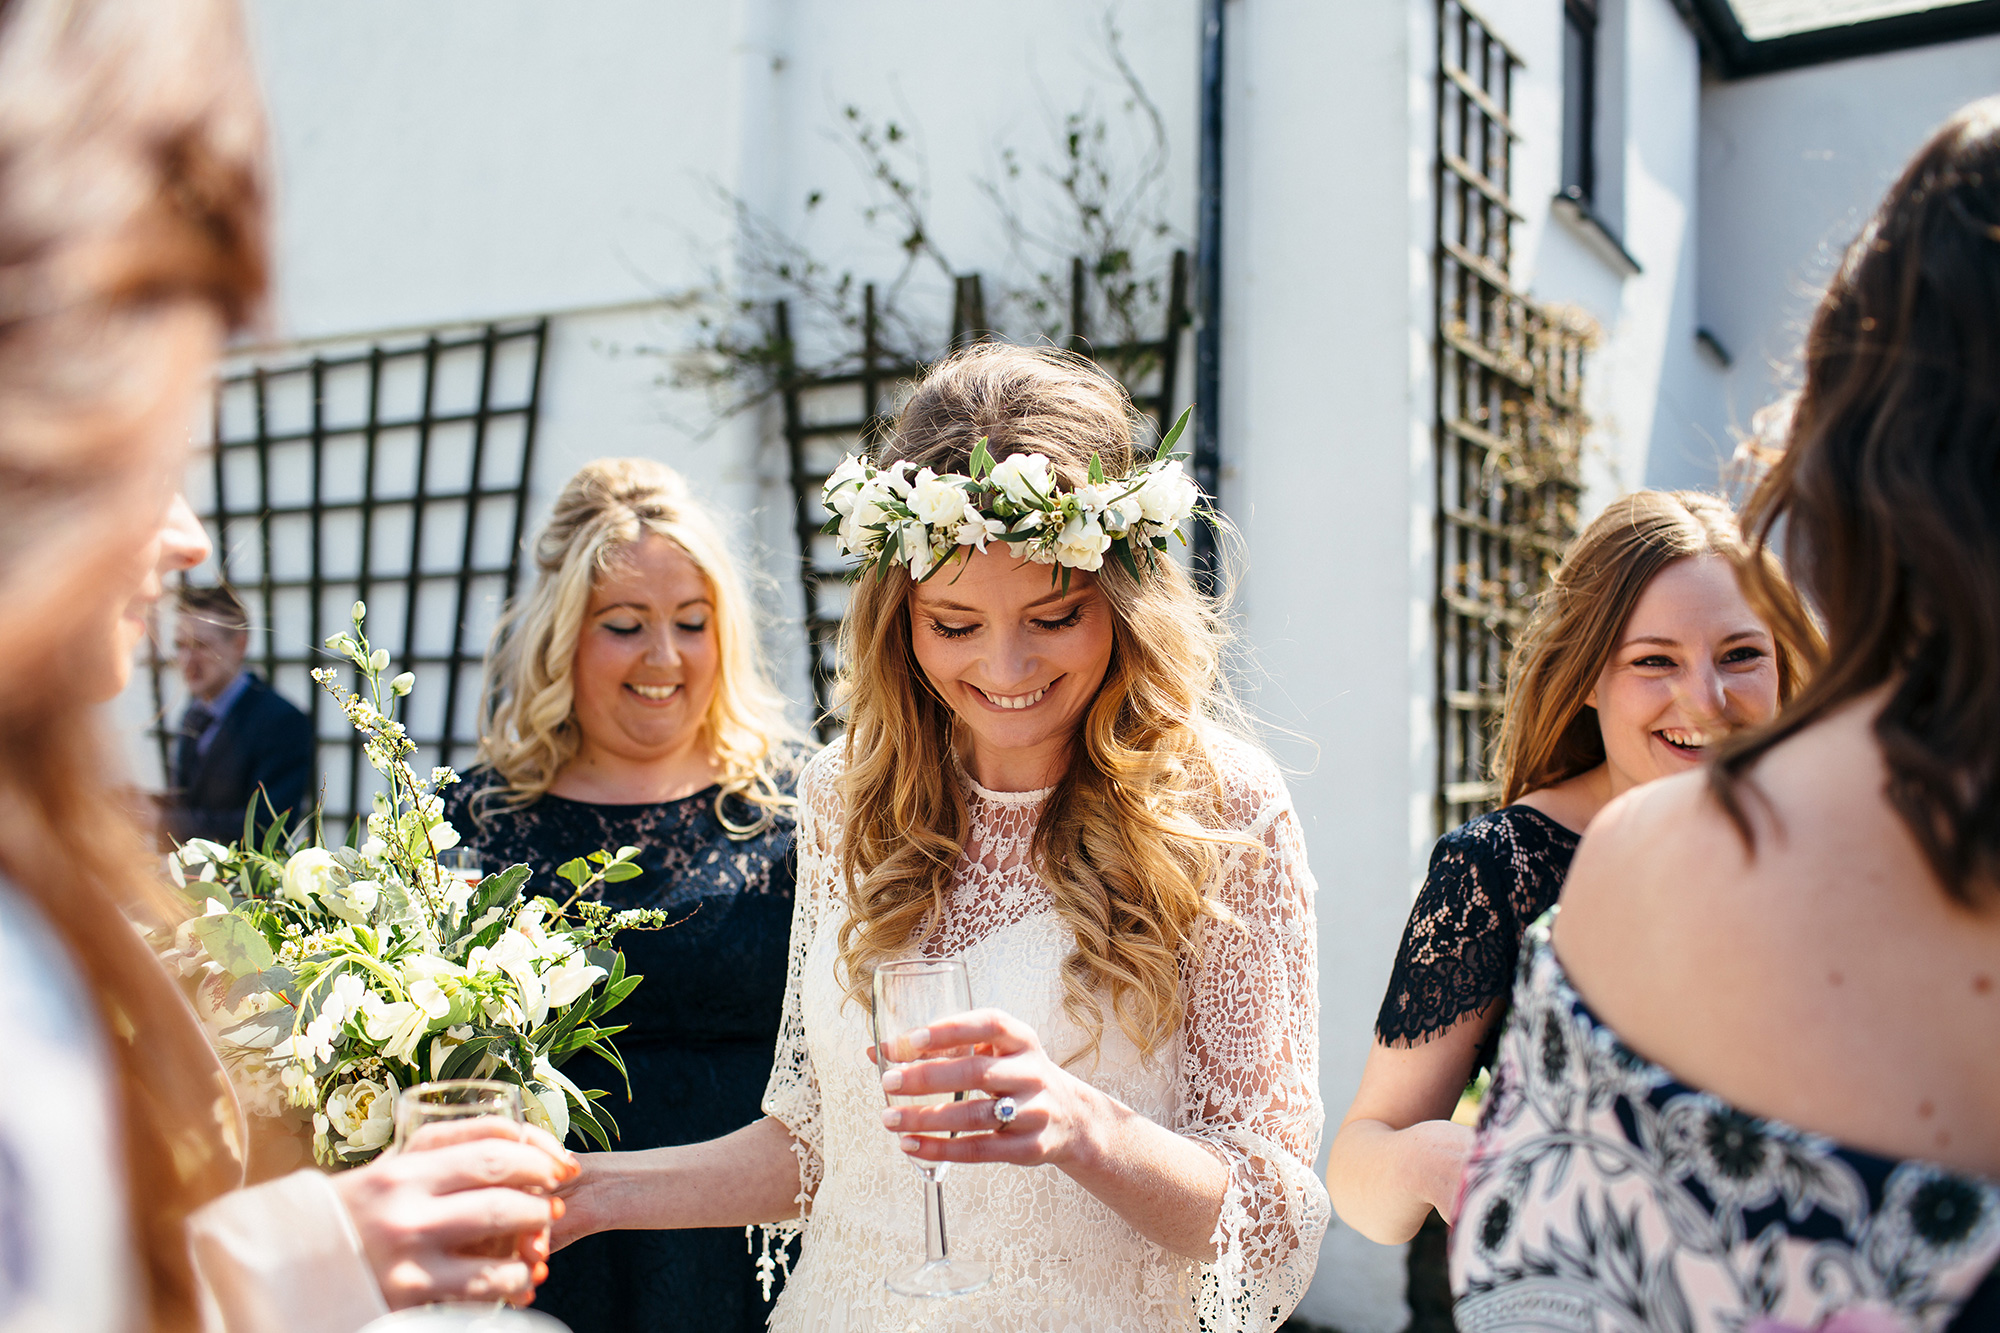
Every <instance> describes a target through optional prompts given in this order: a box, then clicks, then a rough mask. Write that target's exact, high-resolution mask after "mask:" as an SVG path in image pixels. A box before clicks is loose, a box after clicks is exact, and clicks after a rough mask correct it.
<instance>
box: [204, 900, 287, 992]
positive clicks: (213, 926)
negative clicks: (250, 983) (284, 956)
mask: <svg viewBox="0 0 2000 1333" xmlns="http://www.w3.org/2000/svg"><path fill="white" fill-rule="evenodd" d="M194 933H195V938H197V939H199V940H200V941H201V947H202V948H204V949H206V950H208V956H209V957H210V958H213V959H214V960H215V961H216V963H217V964H219V965H220V966H221V968H222V970H223V971H225V972H227V973H228V974H229V975H230V976H232V977H244V976H249V975H250V974H251V973H253V972H262V971H263V970H264V969H265V968H267V967H269V966H271V964H273V963H275V962H277V961H278V959H277V956H276V955H275V954H273V953H272V952H271V945H270V943H269V942H268V941H267V940H265V938H264V935H263V932H262V931H260V930H258V929H257V927H255V926H253V925H251V924H250V923H249V922H248V921H245V920H244V919H243V918H242V917H240V916H238V915H236V914H235V913H234V912H221V913H218V914H217V915H215V916H205V917H201V918H199V919H197V920H196V921H195V923H194Z"/></svg>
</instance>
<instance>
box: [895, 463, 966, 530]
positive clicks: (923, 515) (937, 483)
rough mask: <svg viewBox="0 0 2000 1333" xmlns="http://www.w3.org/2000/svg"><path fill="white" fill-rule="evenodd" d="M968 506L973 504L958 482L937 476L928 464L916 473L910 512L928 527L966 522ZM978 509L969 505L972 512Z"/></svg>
mask: <svg viewBox="0 0 2000 1333" xmlns="http://www.w3.org/2000/svg"><path fill="white" fill-rule="evenodd" d="M968 509H972V506H971V503H970V501H968V500H967V499H966V495H965V488H964V486H963V485H962V484H961V483H959V482H957V481H951V480H947V479H945V478H943V477H940V476H938V475H937V474H936V473H935V472H932V471H931V470H930V469H929V468H925V469H924V470H923V471H922V472H919V473H918V474H917V482H916V485H915V486H913V487H911V488H910V512H911V513H913V514H915V515H916V516H917V521H918V522H919V523H922V524H923V525H924V526H925V527H927V528H943V529H946V530H952V529H956V528H957V527H958V525H959V524H960V523H963V522H965V520H966V518H967V517H968V515H967V513H966V511H967V510H968ZM978 512H979V511H978V510H976V509H972V515H973V516H976V515H977V514H978Z"/></svg>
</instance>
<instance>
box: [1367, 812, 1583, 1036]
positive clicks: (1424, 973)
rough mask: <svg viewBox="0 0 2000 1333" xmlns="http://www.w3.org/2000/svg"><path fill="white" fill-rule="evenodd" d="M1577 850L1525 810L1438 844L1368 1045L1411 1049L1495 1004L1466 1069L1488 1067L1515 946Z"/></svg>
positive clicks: (1502, 1018) (1548, 902)
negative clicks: (1471, 1065)
mask: <svg viewBox="0 0 2000 1333" xmlns="http://www.w3.org/2000/svg"><path fill="white" fill-rule="evenodd" d="M1579 841H1580V838H1579V836H1578V835H1577V834H1575V833H1572V832H1571V831H1570V830H1569V829H1567V828H1565V827H1564V826H1563V825H1561V824H1558V823H1557V822H1556V821H1555V820H1553V819H1551V818H1549V817H1548V816H1547V815H1545V814H1543V813H1542V812H1541V811H1539V810H1536V809H1533V808H1532V807H1529V806H1525V805H1510V806H1506V807H1503V808H1502V809H1499V810H1495V811H1493V812H1492V813H1490V814H1484V815H1480V816H1479V817H1478V818H1476V819H1469V820H1467V821H1466V822H1465V823H1463V824H1461V825H1459V826H1458V827H1457V828H1455V829H1453V830H1452V831H1451V832H1449V833H1447V834H1445V835H1444V836H1443V837H1442V838H1439V839H1438V841H1437V847H1436V848H1435V849H1434V850H1433V851H1432V852H1431V866H1430V873H1429V874H1427V875H1426V876H1425V877H1424V887H1423V888H1422V889H1421V890H1420V891H1419V892H1418V894H1417V901H1416V904H1415V905H1414V906H1413V907H1411V909H1410V923H1409V925H1407V926H1406V927H1404V929H1403V944H1402V947H1401V948H1399V949H1398V950H1397V951H1396V967H1395V970H1394V971H1393V972H1392V973H1391V974H1390V976H1389V993H1388V994H1387V995H1386V996H1384V997H1383V1000H1382V1011H1381V1013H1380V1014H1379V1015H1377V1017H1376V1019H1375V1036H1376V1037H1377V1039H1378V1040H1380V1041H1381V1042H1382V1043H1383V1044H1384V1045H1392V1046H1393V1045H1405V1046H1415V1045H1419V1044H1421V1043H1423V1042H1426V1041H1429V1040H1430V1039H1431V1038H1432V1037H1435V1036H1437V1035H1438V1034H1439V1033H1441V1032H1443V1031H1445V1029H1447V1028H1449V1027H1450V1026H1451V1025H1452V1024H1454V1023H1456V1022H1457V1021H1458V1020H1459V1019H1461V1018H1463V1017H1465V1016H1466V1015H1467V1014H1470V1013H1475V1012H1477V1011H1479V1010H1481V1009H1484V1008H1485V1007H1486V1006H1487V1005H1489V1004H1492V1003H1493V1002H1494V1001H1496V1000H1497V1001H1499V1002H1500V1008H1499V1009H1498V1010H1496V1011H1495V1013H1494V1018H1493V1024H1492V1027H1491V1028H1490V1029H1489V1030H1488V1032H1487V1035H1486V1040H1485V1041H1483V1042H1482V1043H1480V1050H1479V1063H1478V1065H1477V1066H1475V1068H1491V1067H1492V1064H1493V1057H1494V1052H1495V1050H1496V1049H1497V1048H1498V1046H1499V1042H1500V1030H1501V1028H1502V1027H1503V1026H1504V1025H1505V1023H1506V1018H1507V1012H1506V1003H1507V999H1508V997H1509V996H1510V995H1512V994H1513V990H1514V967H1515V964H1516V963H1518V962H1519V961H1520V957H1521V939H1522V937H1523V936H1524V935H1525V934H1526V933H1527V930H1528V927H1529V926H1530V925H1531V924H1532V923H1533V922H1534V921H1535V919H1536V918H1537V917H1539V916H1541V914H1542V913H1543V912H1546V911H1548V910H1549V908H1550V907H1552V906H1554V904H1555V901H1556V897H1557V895H1558V894H1560V893H1561V892H1562V885H1563V878H1564V877H1565V876H1566V875H1568V874H1569V863H1570V859H1571V858H1572V857H1574V856H1575V855H1576V845H1577V843H1578V842H1579Z"/></svg>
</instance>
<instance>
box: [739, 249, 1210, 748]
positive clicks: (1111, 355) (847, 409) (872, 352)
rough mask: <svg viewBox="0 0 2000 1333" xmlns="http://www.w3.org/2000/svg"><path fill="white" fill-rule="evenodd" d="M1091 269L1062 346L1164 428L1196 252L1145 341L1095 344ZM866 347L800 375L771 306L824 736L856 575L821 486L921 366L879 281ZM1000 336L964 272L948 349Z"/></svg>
mask: <svg viewBox="0 0 2000 1333" xmlns="http://www.w3.org/2000/svg"><path fill="white" fill-rule="evenodd" d="M1087 291H1088V287H1087V276H1086V274H1085V271H1084V264H1083V261H1082V260H1081V259H1078V260H1076V261H1074V262H1073V263H1072V264H1071V266H1070V332H1069V334H1068V335H1067V336H1066V337H1065V339H1064V345H1065V346H1066V347H1068V348H1070V349H1071V350H1072V351H1075V352H1077V353H1078V354H1079V355H1082V356H1087V357H1090V358H1091V359H1092V360H1094V361H1096V362H1097V363H1098V364H1100V365H1102V366H1103V367H1105V368H1106V369H1107V370H1109V371H1111V373H1112V374H1114V375H1116V376H1117V377H1118V378H1119V380H1120V382H1122V383H1123V384H1124V385H1125V387H1126V389H1127V391H1128V392H1130V393H1131V395H1132V401H1133V403H1134V404H1135V405H1136V406H1137V407H1138V408H1139V410H1140V411H1142V412H1144V413H1146V414H1147V415H1148V416H1150V417H1151V418H1152V419H1153V423H1154V426H1155V428H1156V429H1157V430H1158V431H1160V432H1162V433H1164V432H1165V430H1166V429H1167V427H1168V426H1169V425H1171V424H1172V421H1173V417H1172V413H1173V411H1174V409H1175V408H1176V407H1177V406H1179V405H1180V404H1179V400H1178V398H1177V397H1176V391H1177V383H1178V373H1179V368H1180V351H1181V337H1182V333H1183V331H1184V330H1185V329H1186V327H1187V325H1188V305H1187V302H1188V258H1187V255H1186V253H1185V252H1183V251H1175V252H1174V257H1173V269H1172V280H1171V282H1170V284H1169V286H1168V295H1167V309H1166V327H1165V328H1164V329H1163V330H1162V332H1161V335H1160V337H1158V338H1156V339H1149V340H1146V341H1142V342H1137V343H1119V344H1107V345H1104V346H1098V345H1095V344H1093V343H1092V342H1091V340H1090V333H1089V328H1088V324H1087V318H1086V307H1087V302H1086V300H1085V297H1086V294H1087ZM862 301H863V306H862V310H863V318H862V345H861V350H860V352H859V354H858V357H857V360H858V362H859V365H858V368H857V369H855V370H852V371H845V372H841V373H836V374H809V373H805V372H802V371H801V370H800V369H799V368H798V365H797V363H796V361H795V360H794V359H793V344H792V326H791V312H790V309H789V308H788V307H787V305H786V303H785V302H783V301H780V302H778V303H777V304H776V305H775V306H774V307H773V310H772V320H773V327H774V331H775V333H776V335H777V343H778V345H779V346H780V347H781V348H782V349H783V354H784V356H785V361H784V364H783V366H782V368H781V371H780V379H779V391H780V392H779V396H780V398H781V399H782V401H783V406H784V435H785V447H786V453H787V460H788V465H789V467H790V471H791V482H792V504H793V523H794V529H795V531H796V534H797V537H798V544H799V582H800V585H801V587H802V588H803V590H804V594H805V634H806V654H807V664H808V668H809V670H810V672H811V675H812V687H813V708H814V715H815V717H816V718H817V719H818V730H819V734H820V737H821V739H826V738H827V737H829V736H830V735H831V734H832V732H833V731H834V730H836V729H837V727H838V723H837V722H836V721H835V720H834V719H833V718H832V716H831V715H830V711H829V710H830V708H831V706H832V689H833V682H834V678H835V676H836V675H837V674H838V664H837V662H836V660H835V652H836V637H837V635H838V633H839V629H840V618H841V614H842V612H843V611H844V610H845V609H846V589H847V585H848V582H849V574H848V571H847V568H846V563H845V561H844V560H843V559H842V557H841V556H840V554H839V552H838V550H836V549H835V546H834V541H833V539H832V538H831V537H823V536H821V535H820V531H819V530H820V526H821V524H823V523H825V522H826V520H827V518H828V514H827V511H826V509H825V508H824V507H823V506H821V504H820V502H819V492H820V487H821V486H822V485H823V484H824V483H825V481H826V478H827V474H828V473H830V472H831V471H832V470H833V468H834V467H835V466H836V465H837V464H838V463H839V461H840V457H841V455H842V454H844V453H850V452H861V451H864V450H866V449H869V448H872V447H873V446H874V445H875V444H877V443H878V442H879V441H880V440H881V439H882V436H883V435H884V433H886V432H887V431H888V429H889V428H890V426H891V424H892V422H893V420H894V407H895V406H896V400H897V398H898V396H899V393H900V391H901V389H902V388H903V387H904V386H906V385H907V384H908V382H909V381H910V380H911V379H912V378H914V377H915V376H916V375H917V374H918V372H919V371H920V370H921V367H919V366H916V365H913V364H911V363H909V362H907V361H903V360H900V359H897V358H895V357H892V356H890V355H888V354H887V353H886V352H884V351H883V349H882V346H881V343H880V340H879V333H880V328H879V325H878V323H877V317H876V308H875V288H874V286H873V284H870V285H869V286H868V287H866V288H865V289H864V290H863V293H862ZM994 336H996V335H995V333H994V332H993V330H992V328H991V326H990V325H989V324H988V322H987V319H986V300H985V295H984V290H983V288H982V285H981V283H980V279H979V275H978V274H976V273H975V274H968V275H966V276H963V277H961V278H959V279H958V281H957V283H956V284H955V287H954V290H953V293H952V328H951V338H950V346H951V347H952V348H954V349H955V348H958V347H962V346H964V345H966V344H968V343H972V342H978V341H980V340H982V339H986V338H992V337H994Z"/></svg>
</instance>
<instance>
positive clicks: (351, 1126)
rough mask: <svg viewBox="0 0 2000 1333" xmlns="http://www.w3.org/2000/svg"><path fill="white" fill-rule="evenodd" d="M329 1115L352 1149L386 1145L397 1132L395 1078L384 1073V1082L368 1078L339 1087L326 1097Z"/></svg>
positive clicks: (328, 1119)
mask: <svg viewBox="0 0 2000 1333" xmlns="http://www.w3.org/2000/svg"><path fill="white" fill-rule="evenodd" d="M326 1118H327V1123H328V1126H329V1128H331V1129H332V1130H333V1132H335V1133H337V1134H339V1135H340V1136H341V1137H342V1138H343V1139H345V1140H347V1146H348V1147H350V1148H354V1149H358V1150H363V1151H372V1150H374V1149H376V1148H382V1147H386V1146H387V1145H388V1142H389V1140H390V1139H392V1138H394V1137H395V1134H396V1080H395V1078H394V1077H393V1076H392V1075H388V1074H384V1075H383V1076H382V1081H381V1082H380V1083H377V1082H376V1081H375V1080H374V1079H372V1078H364V1079H361V1080H359V1081H357V1082H354V1083H349V1084H346V1085H344V1086H342V1087H338V1088H335V1089H334V1090H333V1093H332V1095H331V1096H329V1097H328V1098H327V1099H326Z"/></svg>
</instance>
